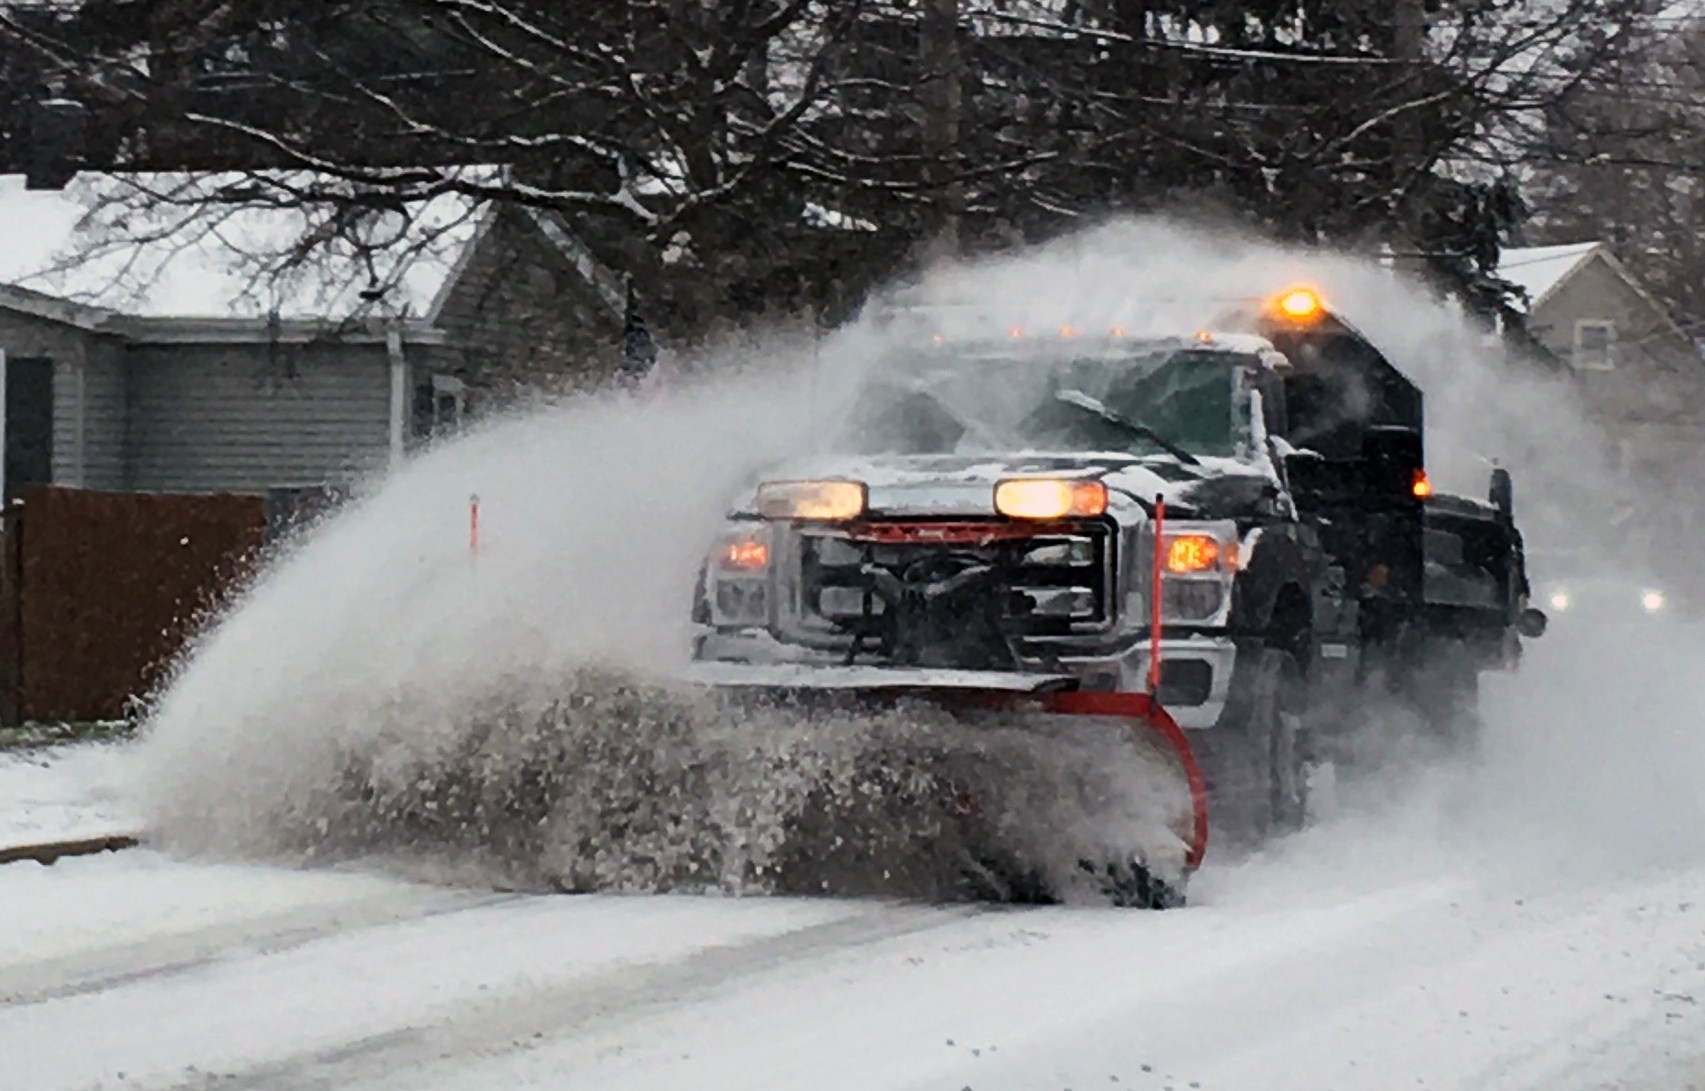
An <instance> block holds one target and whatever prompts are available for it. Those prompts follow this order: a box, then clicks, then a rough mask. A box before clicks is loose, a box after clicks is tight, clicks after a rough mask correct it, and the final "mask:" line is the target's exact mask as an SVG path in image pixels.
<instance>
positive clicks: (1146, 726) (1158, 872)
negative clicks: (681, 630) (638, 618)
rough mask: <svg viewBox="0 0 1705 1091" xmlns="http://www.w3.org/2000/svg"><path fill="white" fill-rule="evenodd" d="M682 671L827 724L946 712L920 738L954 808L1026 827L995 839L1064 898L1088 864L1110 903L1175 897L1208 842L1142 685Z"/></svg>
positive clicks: (881, 672)
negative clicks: (841, 717)
mask: <svg viewBox="0 0 1705 1091" xmlns="http://www.w3.org/2000/svg"><path fill="white" fill-rule="evenodd" d="M692 678H693V680H694V681H696V682H699V683H702V684H707V685H709V686H710V687H711V688H713V689H714V690H716V691H717V692H718V693H719V694H721V695H723V696H724V697H733V698H734V700H735V701H736V702H740V701H746V702H753V701H755V702H759V703H762V704H763V705H766V706H770V707H781V708H787V709H792V710H797V712H798V714H799V715H800V716H801V717H802V718H804V719H805V720H807V721H808V722H813V723H819V722H820V723H822V724H823V725H824V728H825V730H833V729H834V724H835V723H836V722H837V721H836V719H835V714H848V713H850V714H853V715H864V714H871V713H880V714H884V715H887V716H888V717H889V719H890V720H891V721H892V720H893V719H894V717H895V716H898V717H899V718H900V720H901V721H903V722H911V721H910V720H909V719H908V717H907V711H908V710H912V711H913V712H914V713H915V714H916V722H918V723H919V724H921V725H931V724H933V725H935V726H939V721H940V720H941V718H942V714H945V717H946V719H947V721H948V722H951V724H953V725H954V728H955V730H954V732H952V734H951V742H949V743H945V744H943V743H941V742H940V740H941V739H942V738H943V736H942V735H941V734H939V733H938V734H936V735H933V736H927V737H928V738H929V739H931V740H932V741H931V743H929V744H928V745H930V746H935V747H937V749H935V750H932V754H933V755H934V756H935V757H937V758H939V768H941V769H943V770H947V772H944V773H943V774H942V776H941V779H942V780H943V781H944V782H945V783H950V784H952V785H953V787H952V789H951V800H952V803H951V807H952V809H953V810H954V811H955V812H956V813H958V814H960V815H962V816H965V817H966V818H967V820H968V821H975V822H976V823H977V824H978V825H979V826H980V827H982V828H981V829H980V830H979V831H978V832H979V836H980V837H984V838H987V839H989V840H992V841H994V842H999V841H1001V840H1002V838H1003V837H1008V836H1010V835H1011V831H1013V830H1014V829H1022V830H1024V831H1026V832H1025V834H1024V835H1020V836H1019V838H1018V839H1019V840H1021V841H1024V842H1025V843H1024V844H1021V845H1018V846H1016V847H1014V846H1011V845H1004V846H1001V851H1003V852H1004V851H1006V850H1009V849H1010V850H1011V851H1012V852H1017V853H1019V854H1020V855H1024V856H1025V860H1026V862H1025V864H1024V865H1023V866H1024V867H1025V868H1027V869H1029V871H1031V872H1041V873H1044V877H1043V878H1042V879H1041V880H1039V881H1040V885H1041V886H1042V887H1044V888H1046V890H1047V891H1048V893H1047V894H1045V895H1044V896H1043V897H1042V898H1041V900H1063V899H1064V898H1065V896H1066V895H1065V894H1063V893H1061V888H1062V887H1066V886H1071V887H1074V888H1075V887H1078V886H1081V885H1082V881H1080V876H1081V875H1085V874H1088V875H1093V876H1096V877H1097V879H1096V881H1097V882H1100V883H1101V885H1102V888H1103V890H1104V892H1106V893H1111V894H1112V895H1113V896H1114V899H1115V901H1117V902H1119V903H1120V904H1131V905H1151V906H1155V907H1162V906H1169V905H1178V904H1181V903H1182V894H1183V889H1184V886H1185V884H1186V883H1187V882H1188V879H1189V876H1190V874H1191V873H1193V872H1194V871H1195V870H1196V869H1197V868H1198V867H1199V866H1200V865H1201V863H1202V859H1203V856H1204V855H1205V853H1206V850H1207V843H1208V805H1207V792H1206V787H1205V784H1204V779H1203V775H1202V770H1201V766H1200V765H1199V764H1198V762H1197V758H1196V755H1195V752H1194V751H1193V750H1192V748H1191V745H1190V742H1189V740H1188V738H1187V737H1186V735H1185V733H1184V731H1183V730H1182V729H1180V728H1179V726H1178V724H1177V723H1176V722H1175V721H1174V720H1173V719H1172V717H1171V716H1170V715H1168V714H1167V712H1166V710H1165V709H1164V708H1162V707H1161V706H1160V705H1159V703H1158V702H1155V701H1153V700H1152V699H1151V698H1150V697H1149V696H1148V695H1147V694H1144V693H1109V692H1101V691H1095V692H1091V691H1084V690H1079V689H1077V688H1075V687H1076V686H1077V685H1078V682H1077V679H1075V678H1073V677H1072V676H1069V675H1040V674H1025V673H1009V672H997V671H955V670H931V669H927V668H888V667H840V666H805V665H791V664H789V665H773V666H758V665H748V664H737V663H698V664H695V668H694V670H693V672H692ZM923 730H924V729H923V728H920V732H922V731H923ZM1038 828H1045V829H1046V831H1047V832H1046V837H1045V838H1041V837H1038V836H1036V834H1035V832H1034V831H1035V830H1036V829H1038ZM1008 855H1010V853H1008ZM1037 856H1047V857H1050V858H1049V859H1036V857H1037ZM1014 866H1016V865H1014ZM1068 872H1070V873H1072V874H1069V875H1068V874H1067V873H1068ZM1108 876H1113V878H1111V879H1109V878H1108ZM1109 883H1111V884H1112V885H1111V886H1109V885H1108V884H1109ZM1026 900H1028V899H1026Z"/></svg>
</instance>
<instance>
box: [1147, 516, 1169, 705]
mask: <svg viewBox="0 0 1705 1091" xmlns="http://www.w3.org/2000/svg"><path fill="white" fill-rule="evenodd" d="M1165 567H1166V501H1165V499H1163V498H1162V497H1160V496H1156V497H1155V498H1154V577H1153V579H1152V580H1150V581H1149V582H1150V584H1151V586H1150V587H1149V696H1150V697H1154V696H1155V695H1156V694H1158V693H1159V692H1160V574H1161V572H1162V571H1163V570H1164V569H1165Z"/></svg>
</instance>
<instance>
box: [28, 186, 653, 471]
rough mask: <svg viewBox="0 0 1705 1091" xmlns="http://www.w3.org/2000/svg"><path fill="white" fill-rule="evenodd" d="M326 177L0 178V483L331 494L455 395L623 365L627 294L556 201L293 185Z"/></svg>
mask: <svg viewBox="0 0 1705 1091" xmlns="http://www.w3.org/2000/svg"><path fill="white" fill-rule="evenodd" d="M330 185H347V183H342V182H340V181H339V180H336V179H329V180H328V179H317V178H315V177H314V176H310V175H302V174H281V173H273V174H264V173H245V174H241V175H212V176H209V175H199V176H198V175H187V174H186V175H122V176H121V175H80V176H79V177H78V178H77V179H75V180H73V182H72V183H71V184H70V185H68V186H67V187H66V189H65V190H63V191H45V192H44V191H38V190H26V189H25V187H24V184H23V181H22V179H21V178H0V231H3V232H4V238H5V245H4V246H0V354H3V355H0V385H3V388H4V392H5V394H4V404H5V411H4V415H3V419H0V429H3V432H4V440H3V444H0V446H3V449H4V452H5V457H4V463H3V467H0V472H3V474H4V486H3V487H4V490H5V492H6V494H8V495H11V494H13V493H15V492H16V491H17V489H19V488H21V487H25V486H29V485H37V484H57V485H67V486H73V487H80V488H89V489H100V490H106V491H118V492H166V493H210V492H237V493H252V494H269V493H274V492H288V491H290V490H299V489H323V488H326V487H332V488H338V487H342V486H346V485H348V484H350V483H352V482H354V481H356V480H358V479H360V478H361V477H363V476H364V475H367V474H370V473H372V472H374V471H376V470H382V469H383V468H385V467H386V466H388V465H390V464H392V463H394V462H396V461H397V460H398V459H400V458H401V457H403V455H404V454H405V453H406V452H407V451H408V450H409V449H410V448H411V447H412V446H414V445H415V444H416V443H418V442H420V441H421V440H423V439H425V438H428V437H430V436H431V435H433V434H436V433H439V432H441V431H443V430H445V429H448V428H454V427H455V426H457V425H458V424H459V423H460V421H461V418H462V416H463V414H464V413H465V412H467V411H468V410H469V408H470V399H474V398H478V397H480V396H482V395H486V394H495V393H496V392H497V391H498V390H499V389H500V388H502V387H503V386H505V385H513V384H515V383H523V382H526V383H539V382H543V381H545V380H547V379H548V378H549V377H551V376H557V377H563V376H570V375H572V374H574V373H575V372H577V371H578V370H584V369H587V368H592V369H593V370H594V371H597V370H600V369H601V370H603V371H608V370H610V369H612V368H613V367H614V366H615V364H616V362H617V361H616V359H615V357H614V353H616V352H618V351H619V349H617V348H616V346H618V345H619V340H620V335H621V330H622V320H623V309H624V304H625V296H624V291H623V285H622V284H621V282H620V281H619V279H618V278H616V277H615V276H614V275H613V274H611V273H610V272H609V271H608V270H606V269H604V268H603V267H601V266H600V265H599V264H598V263H597V262H596V261H595V260H594V259H593V258H592V257H591V255H590V254H589V253H588V252H587V251H586V250H585V248H584V247H583V246H581V245H580V244H579V243H578V242H577V240H576V238H575V236H574V235H573V233H572V232H571V231H569V230H568V228H567V225H566V224H565V223H564V222H563V221H562V220H561V219H560V218H558V217H556V216H555V215H554V214H549V213H542V212H534V211H526V210H517V209H508V208H503V209H500V208H497V207H494V206H492V205H490V204H489V203H486V202H481V201H476V200H472V199H469V198H465V197H461V196H459V195H455V194H439V195H436V196H429V197H427V198H425V199H422V200H419V201H416V202H413V203H408V204H397V203H392V204H384V203H378V202H376V203H375V207H373V208H372V209H369V210H365V211H361V212H354V213H352V212H351V211H350V208H351V206H350V205H347V204H345V205H333V204H326V203H321V202H315V201H311V200H303V199H301V198H303V197H304V196H305V195H313V193H315V192H318V191H315V190H314V188H313V187H316V186H330ZM304 239H313V240H314V241H315V243H316V245H315V246H314V247H313V248H312V249H309V248H305V247H302V246H301V245H300V243H301V242H302V240H304Z"/></svg>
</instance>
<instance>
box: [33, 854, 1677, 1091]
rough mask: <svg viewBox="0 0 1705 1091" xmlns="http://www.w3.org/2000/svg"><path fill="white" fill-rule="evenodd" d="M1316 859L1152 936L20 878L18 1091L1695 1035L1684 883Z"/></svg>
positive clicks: (842, 1083)
mask: <svg viewBox="0 0 1705 1091" xmlns="http://www.w3.org/2000/svg"><path fill="white" fill-rule="evenodd" d="M1312 851H1314V852H1315V853H1316V858H1315V859H1314V860H1312V861H1311V860H1308V859H1307V858H1306V857H1307V856H1308V855H1309V854H1310V853H1311V847H1308V846H1300V845H1299V846H1293V847H1292V850H1291V852H1289V853H1287V854H1285V855H1284V856H1281V857H1279V858H1276V859H1273V860H1270V861H1263V862H1261V863H1254V864H1249V865H1246V866H1245V867H1244V868H1242V869H1240V870H1239V871H1238V872H1236V873H1233V874H1222V875H1220V876H1218V877H1217V878H1218V879H1219V881H1218V882H1217V883H1216V884H1214V888H1213V889H1212V890H1211V891H1208V892H1205V894H1204V897H1203V898H1202V902H1203V904H1202V905H1200V906H1199V907H1198V908H1195V909H1191V910H1189V911H1186V912H1180V913H1170V914H1146V913H1132V912H1118V911H1110V910H1066V909H1043V910H1036V909H1028V910H1004V909H977V908H970V907H960V908H923V907H904V906H892V905H876V904H857V903H844V902H821V903H817V902H801V901H792V900H759V899H751V900H737V899H701V898H692V897H656V898H648V897H589V898H571V897H520V896H505V895H493V894H481V893H472V892H466V893H459V892H450V891H445V890H440V889H434V888H430V887H419V886H413V885H409V884H404V883H398V882H390V881H386V880H380V879H373V878H363V877H358V876H340V875H324V874H307V873H292V872H279V871H269V870H266V869H259V868H240V867H233V866H229V865H221V866H196V865H187V864H177V863H172V862H169V861H166V860H163V859H161V858H159V857H157V856H155V855H153V854H152V853H149V852H145V851H136V852H132V853H129V854H126V855H124V856H122V857H104V858H91V859H79V860H70V861H64V862H62V863H60V864H59V865H56V866H55V867H54V868H52V869H47V868H41V867H39V866H37V865H33V864H31V865H28V866H21V867H12V868H8V869H7V870H6V872H5V873H4V874H0V901H3V903H4V904H5V905H6V906H7V907H8V917H10V918H11V926H10V927H9V928H8V929H7V930H6V934H5V941H4V943H3V945H0V952H3V956H0V957H3V958H4V964H3V966H0V998H3V1001H0V1002H3V1004H4V1007H3V1008H0V1053H3V1055H4V1056H5V1057H7V1058H8V1063H7V1066H6V1080H5V1086H6V1087H7V1088H9V1089H16V1091H34V1089H60V1088H91V1087H144V1088H165V1087H204V1086H220V1087H256V1088H287V1087H288V1088H297V1087H303V1088H306V1087H340V1088H341V1087H361V1088H369V1087H373V1088H377V1087H395V1088H404V1087H407V1088H487V1087H499V1086H502V1087H517V1086H540V1087H570V1086H572V1087H635V1088H639V1087H660V1086H692V1087H705V1088H714V1087H728V1088H792V1087H805V1086H810V1087H825V1088H841V1087H845V1088H871V1087H882V1088H890V1087H891V1088H933V1087H950V1088H958V1087H965V1086H969V1087H975V1088H979V1089H981V1088H1006V1087H1010V1088H1058V1087H1086V1086H1104V1085H1109V1084H1118V1085H1121V1086H1134V1087H1152V1088H1156V1089H1160V1088H1166V1087H1176V1088H1186V1087H1191V1088H1275V1089H1276V1088H1293V1087H1294V1088H1310V1089H1317V1088H1389V1087H1393V1086H1420V1087H1447V1088H1573V1087H1580V1088H1598V1087H1609V1086H1629V1087H1635V1086H1642V1084H1640V1083H1639V1082H1638V1081H1639V1080H1641V1079H1642V1078H1647V1077H1648V1076H1649V1077H1650V1078H1656V1077H1657V1076H1659V1075H1666V1076H1667V1075H1668V1074H1670V1073H1671V1072H1673V1071H1674V1068H1673V1067H1672V1066H1674V1065H1677V1064H1679V1063H1681V1062H1682V1060H1684V1059H1685V1058H1686V1056H1687V1054H1688V1051H1689V1050H1690V1049H1695V1048H1697V1046H1698V1043H1699V1042H1700V1040H1701V1038H1700V1031H1701V1013H1700V1011H1699V1004H1698V999H1699V998H1700V997H1705V876H1701V875H1699V874H1697V873H1690V874H1686V875H1678V876H1668V877H1655V878H1653V879H1651V880H1649V881H1647V882H1643V883H1640V884H1637V885H1631V886H1626V887H1621V888H1610V889H1597V890H1588V891H1580V890H1576V891H1557V892H1553V893H1551V894H1548V895H1542V896H1538V897H1527V898H1523V897H1518V896H1513V894H1512V892H1511V891H1507V890H1499V889H1497V888H1496V887H1495V886H1493V885H1490V884H1487V883H1483V882H1477V881H1476V880H1475V879H1474V878H1472V877H1470V876H1467V875H1461V874H1458V875H1450V876H1442V877H1439V878H1436V879H1431V880H1424V879H1416V880H1407V881H1405V880H1400V879H1397V878H1395V876H1396V875H1397V874H1398V873H1400V872H1401V871H1402V870H1403V869H1402V866H1401V863H1402V862H1401V861H1398V860H1390V863H1391V865H1392V866H1391V867H1390V869H1389V870H1388V871H1387V872H1386V873H1385V874H1384V875H1383V876H1381V877H1379V878H1366V879H1362V880H1357V879H1354V878H1340V879H1339V880H1338V881H1336V882H1334V881H1333V880H1332V879H1331V878H1330V876H1329V875H1328V874H1327V871H1328V870H1329V869H1328V858H1329V857H1330V856H1331V855H1332V853H1331V850H1330V849H1329V848H1328V847H1327V846H1324V845H1318V846H1313V847H1312ZM1338 863H1339V864H1341V865H1342V864H1348V863H1349V861H1347V860H1340V861H1338ZM1381 879H1384V880H1385V881H1380V880H1381ZM49 907H52V908H53V909H55V910H57V912H46V911H45V910H47V909H48V908H49ZM15 909H22V910H23V911H24V912H23V913H22V914H21V915H17V916H14V910H15ZM1618 1081H1622V1082H1618ZM1653 1086H1656V1084H1654V1085H1653ZM1663 1086H1667V1087H1678V1086H1683V1085H1681V1084H1677V1083H1674V1082H1667V1081H1666V1082H1665V1083H1663Z"/></svg>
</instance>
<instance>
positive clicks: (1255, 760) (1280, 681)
mask: <svg viewBox="0 0 1705 1091" xmlns="http://www.w3.org/2000/svg"><path fill="white" fill-rule="evenodd" d="M1238 669H1239V670H1247V671H1248V672H1249V675H1248V677H1247V681H1246V683H1245V685H1244V686H1243V687H1241V688H1242V693H1241V695H1240V697H1239V698H1238V699H1237V700H1236V701H1235V702H1234V704H1233V705H1232V706H1230V707H1228V708H1227V710H1226V713H1227V714H1226V716H1225V717H1224V718H1223V719H1222V720H1221V722H1220V723H1219V724H1218V725H1216V726H1215V727H1212V728H1210V729H1208V730H1207V731H1203V732H1199V733H1197V735H1198V736H1199V741H1198V739H1192V742H1193V743H1194V744H1195V745H1196V747H1197V753H1198V757H1199V758H1200V760H1201V762H1202V766H1203V771H1204V773H1205V775H1206V777H1207V780H1208V796H1209V805H1208V821H1209V823H1210V825H1211V827H1212V828H1213V829H1214V830H1216V831H1220V832H1222V833H1223V835H1224V836H1225V839H1226V840H1227V841H1230V842H1232V843H1234V844H1241V845H1245V846H1247V847H1254V846H1257V845H1259V844H1261V843H1262V842H1264V841H1266V840H1267V839H1268V838H1269V837H1270V836H1272V835H1273V834H1274V833H1282V832H1288V831H1290V830H1295V829H1297V828H1299V827H1300V826H1301V825H1302V822H1303V819H1304V817H1305V815H1306V813H1307V808H1308V778H1307V775H1306V774H1307V769H1306V758H1307V738H1306V734H1305V713H1306V709H1307V701H1308V691H1307V683H1306V681H1305V679H1304V678H1303V675H1302V671H1301V669H1300V668H1299V667H1298V666H1297V662H1296V659H1295V658H1294V657H1292V656H1291V655H1290V654H1289V653H1288V652H1283V651H1279V650H1277V649H1275V648H1262V649H1260V651H1258V652H1254V653H1251V655H1250V656H1249V662H1248V663H1247V665H1243V664H1240V665H1239V668H1238Z"/></svg>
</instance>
